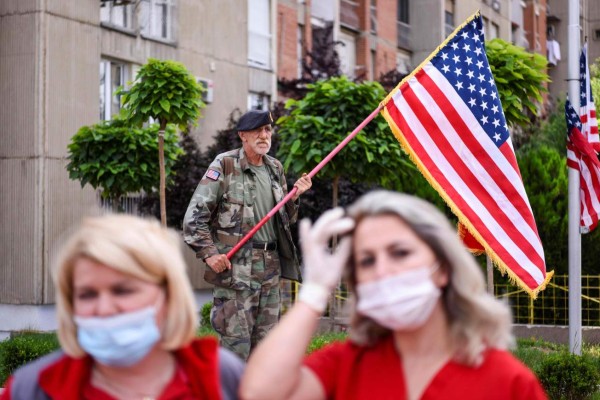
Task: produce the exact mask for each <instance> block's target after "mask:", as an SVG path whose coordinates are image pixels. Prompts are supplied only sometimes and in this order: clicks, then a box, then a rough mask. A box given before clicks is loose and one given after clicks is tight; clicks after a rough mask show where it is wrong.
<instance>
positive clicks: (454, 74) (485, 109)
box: [431, 19, 509, 146]
mask: <svg viewBox="0 0 600 400" xmlns="http://www.w3.org/2000/svg"><path fill="white" fill-rule="evenodd" d="M480 24H481V22H480V20H478V19H476V20H473V21H472V22H471V25H472V26H473V28H474V29H465V30H463V31H462V32H461V33H458V34H457V35H456V36H455V37H454V38H452V39H451V41H450V43H449V44H448V46H446V48H444V49H443V50H442V51H440V52H439V53H438V54H437V55H436V56H435V57H434V58H433V59H432V60H431V62H432V64H433V65H434V66H435V67H436V68H438V69H439V70H440V71H441V72H442V74H443V75H444V77H445V78H446V79H447V80H448V81H449V82H450V83H451V84H452V86H453V87H454V90H456V92H457V93H458V95H459V96H460V98H461V99H462V101H463V102H464V103H465V104H467V105H468V106H469V108H470V109H471V111H472V112H473V114H474V115H475V117H476V119H477V120H478V121H479V124H480V125H481V127H482V129H483V130H484V131H485V133H486V134H487V135H488V136H489V138H490V139H491V140H492V141H493V142H494V143H495V144H496V145H497V146H500V145H502V144H503V143H504V142H505V141H506V140H507V139H508V138H509V131H508V126H507V124H506V120H505V117H504V113H502V112H501V110H502V105H501V104H500V96H499V95H498V89H497V88H496V84H495V81H494V77H493V76H492V72H491V69H490V67H489V64H488V61H487V57H486V55H485V48H484V42H485V39H484V37H483V27H482V26H479V25H480Z"/></svg>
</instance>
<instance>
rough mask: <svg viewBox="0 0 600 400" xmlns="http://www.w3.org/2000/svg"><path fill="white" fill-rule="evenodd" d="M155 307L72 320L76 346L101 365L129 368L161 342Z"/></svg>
mask: <svg viewBox="0 0 600 400" xmlns="http://www.w3.org/2000/svg"><path fill="white" fill-rule="evenodd" d="M155 317H156V308H155V307H153V306H150V307H147V308H143V309H141V310H138V311H133V312H129V313H123V314H117V315H114V316H111V317H104V318H97V317H77V316H75V317H73V320H74V321H75V324H76V325H77V328H78V329H77V339H78V340H79V345H80V346H81V347H82V348H83V350H85V351H86V353H88V354H89V355H91V356H92V357H93V358H94V359H95V360H96V361H98V362H100V363H101V364H105V365H111V366H117V367H128V366H131V365H134V364H135V363H137V362H138V361H140V360H141V359H142V358H144V357H145V356H146V355H147V354H148V353H149V352H150V350H152V348H153V347H154V345H155V344H156V343H157V342H158V340H159V339H160V331H159V330H158V326H156V319H155Z"/></svg>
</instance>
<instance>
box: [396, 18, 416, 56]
mask: <svg viewBox="0 0 600 400" xmlns="http://www.w3.org/2000/svg"><path fill="white" fill-rule="evenodd" d="M397 26H398V47H400V48H402V49H406V50H412V46H411V29H410V25H408V24H405V23H404V22H400V21H398V22H397Z"/></svg>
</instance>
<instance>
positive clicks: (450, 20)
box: [444, 0, 454, 36]
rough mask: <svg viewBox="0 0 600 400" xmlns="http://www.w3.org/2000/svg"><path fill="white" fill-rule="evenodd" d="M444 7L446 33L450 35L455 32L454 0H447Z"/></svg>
mask: <svg viewBox="0 0 600 400" xmlns="http://www.w3.org/2000/svg"><path fill="white" fill-rule="evenodd" d="M444 7H445V12H444V33H445V34H446V36H448V35H450V34H451V33H452V32H454V1H453V0H446V2H445V4H444Z"/></svg>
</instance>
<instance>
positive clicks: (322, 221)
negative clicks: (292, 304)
mask: <svg viewBox="0 0 600 400" xmlns="http://www.w3.org/2000/svg"><path fill="white" fill-rule="evenodd" d="M353 228H354V220H352V219H351V218H348V217H344V210H343V209H342V208H339V207H338V208H334V209H333V210H329V211H326V212H325V213H323V215H321V217H320V218H319V219H318V220H317V221H316V222H315V224H314V226H311V222H310V220H308V219H304V220H302V221H301V222H300V245H301V247H302V256H303V261H304V283H303V284H302V286H301V287H300V293H299V295H298V299H299V300H300V301H302V302H303V303H305V304H307V305H308V306H310V307H311V308H312V309H314V310H315V311H317V312H319V313H322V312H323V311H325V308H326V307H327V298H328V297H329V293H330V292H331V290H333V289H334V288H335V286H336V285H337V283H338V282H339V280H340V276H341V275H342V270H343V269H344V266H345V265H346V262H347V261H348V257H349V256H350V251H351V248H350V245H351V238H350V237H344V238H342V239H341V240H340V241H339V243H338V246H337V248H336V249H335V251H334V252H333V253H332V252H331V249H330V247H329V240H330V239H331V238H332V236H334V235H343V234H344V233H347V232H349V231H350V230H352V229H353Z"/></svg>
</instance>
